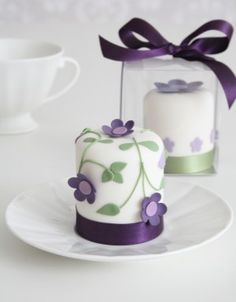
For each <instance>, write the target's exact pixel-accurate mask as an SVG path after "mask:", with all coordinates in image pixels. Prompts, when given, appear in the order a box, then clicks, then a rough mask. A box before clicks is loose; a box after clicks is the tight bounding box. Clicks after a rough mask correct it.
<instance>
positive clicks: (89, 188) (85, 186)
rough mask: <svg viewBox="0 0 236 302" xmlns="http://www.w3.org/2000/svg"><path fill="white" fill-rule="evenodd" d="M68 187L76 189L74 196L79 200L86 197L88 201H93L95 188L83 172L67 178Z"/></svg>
mask: <svg viewBox="0 0 236 302" xmlns="http://www.w3.org/2000/svg"><path fill="white" fill-rule="evenodd" d="M68 184H69V186H70V187H72V188H74V189H76V190H75V192H74V196H75V198H76V199H77V200H79V201H84V200H86V199H87V201H88V203H94V201H95V192H96V190H95V188H94V186H93V184H92V183H91V181H90V180H89V179H88V178H87V177H86V176H85V175H83V174H78V176H77V177H72V178H70V179H69V180H68Z"/></svg>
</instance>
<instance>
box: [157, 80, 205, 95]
mask: <svg viewBox="0 0 236 302" xmlns="http://www.w3.org/2000/svg"><path fill="white" fill-rule="evenodd" d="M154 84H155V86H156V87H157V89H158V91H160V92H165V93H173V92H192V91H194V90H197V89H199V88H200V87H201V86H202V84H203V83H202V82H200V81H196V82H189V83H187V82H185V81H184V80H180V79H174V80H170V81H169V82H167V83H161V82H155V83H154Z"/></svg>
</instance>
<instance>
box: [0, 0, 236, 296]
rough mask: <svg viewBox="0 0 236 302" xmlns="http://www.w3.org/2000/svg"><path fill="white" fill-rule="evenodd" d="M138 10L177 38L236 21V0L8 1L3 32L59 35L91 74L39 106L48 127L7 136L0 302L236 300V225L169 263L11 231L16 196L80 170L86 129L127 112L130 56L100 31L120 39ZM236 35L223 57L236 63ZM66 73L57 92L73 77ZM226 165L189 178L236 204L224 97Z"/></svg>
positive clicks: (0, 201) (3, 5) (231, 128)
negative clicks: (76, 256)
mask: <svg viewBox="0 0 236 302" xmlns="http://www.w3.org/2000/svg"><path fill="white" fill-rule="evenodd" d="M134 16H138V17H143V18H145V19H146V20H148V21H151V22H152V23H153V25H155V26H156V27H158V29H159V30H160V31H161V32H162V33H163V34H164V35H165V36H166V37H168V39H170V40H171V41H172V42H174V43H178V42H179V41H180V40H181V38H183V37H184V36H185V35H186V34H188V33H189V32H191V31H193V30H194V29H195V28H196V27H197V26H199V25H201V24H202V23H203V22H205V21H208V20H209V19H212V18H225V19H227V20H229V21H231V22H232V23H233V24H236V1H235V0H228V1H223V0H214V1H213V0H199V1H189V0H179V1H170V0H169V1H166V0H165V1H164V0H162V1H160V0H149V1H141V0H136V1H131V0H130V1H118V0H110V1H108V0H107V1H105V0H101V1H95V0H94V1H92V0H82V1H79V0H78V1H76V0H54V1H50V0H41V1H39V0H38V1H27V0H21V1H17V0H4V1H3V0H0V37H9V36H11V37H22V38H36V39H41V40H49V41H53V42H56V43H58V44H61V45H62V46H64V47H65V51H66V54H67V55H70V56H73V57H74V58H76V59H77V60H78V61H79V62H80V65H81V70H82V72H81V77H80V80H79V82H78V84H77V85H76V87H74V88H73V89H72V90H71V91H70V92H69V93H68V94H67V95H65V96H64V97H62V98H60V99H58V100H57V101H54V102H52V103H50V104H47V105H45V106H43V107H42V108H40V109H39V110H38V111H37V112H36V113H35V118H36V120H37V121H38V122H39V123H40V124H41V127H40V128H39V130H37V131H36V132H33V133H31V134H26V135H21V136H1V137H0V223H1V226H0V300H1V301H2V302H21V301H22V302H23V301H24V302H28V301H35V302H37V301H57V302H61V301H75V300H77V301H78V300H79V301H89V302H90V301H95V300H96V301H122V300H123V301H130V300H131V299H132V301H149V302H151V301H162V302H163V301H167V302H170V301H180V302H189V301H191V302H195V301H196V302H197V301H201V302H210V301H214V302H220V301H226V302H234V301H235V299H236V286H235V280H236V261H235V255H236V239H235V238H236V223H234V224H233V226H232V227H231V229H230V230H229V231H228V232H227V233H226V234H225V235H224V236H223V237H222V238H220V239H218V240H216V241H215V242H213V243H210V244H209V245H206V246H204V247H201V248H199V249H196V250H194V251H191V252H186V253H183V254H179V255H173V256H170V257H163V258H161V260H159V261H147V262H134V263H126V264H119V263H116V264H104V263H89V262H82V261H77V260H70V259H64V258H62V257H58V256H53V255H50V254H47V253H44V252H41V251H39V250H36V249H34V248H31V247H29V246H27V245H25V244H23V243H22V242H20V241H19V240H18V239H16V238H15V237H13V235H12V234H11V233H10V232H9V231H8V230H7V228H6V226H5V221H4V212H5V209H6V206H7V204H8V203H9V202H10V201H11V199H12V198H13V197H14V196H15V195H16V194H18V193H20V192H21V191H23V190H26V189H28V188H30V187H31V186H33V185H37V184H38V183H41V182H45V181H51V180H54V179H58V178H63V177H67V176H70V175H73V173H74V144H73V140H74V138H75V137H76V135H78V133H79V132H80V130H81V129H82V128H84V127H87V126H89V127H93V126H99V125H101V124H102V123H104V121H109V120H111V119H112V118H114V117H116V116H117V115H118V108H119V103H118V102H119V95H118V92H119V74H120V64H119V63H116V62H112V61H109V60H106V59H104V58H102V56H101V53H100V49H99V44H98V34H102V35H103V36H105V37H107V38H109V39H110V40H112V41H114V42H117V43H119V40H118V37H117V30H118V29H119V27H120V26H122V25H123V23H124V22H126V21H128V20H129V18H131V17H134ZM235 53H236V36H235V37H234V39H233V41H232V43H231V45H230V49H228V50H227V51H226V52H225V53H224V54H221V55H219V57H218V58H219V59H221V60H222V61H224V62H227V63H228V64H229V65H230V66H231V67H232V69H234V71H235V70H236V60H235ZM70 75H71V71H70V70H68V71H66V72H65V73H64V74H63V76H62V75H61V76H59V79H58V82H57V84H55V88H54V89H55V90H56V89H57V88H58V87H59V86H60V84H61V83H63V82H65V81H66V80H67V79H69V78H70ZM222 103H223V106H222V124H221V126H222V127H221V131H220V137H221V157H220V166H221V169H220V171H219V174H218V175H217V176H215V177H214V176H213V177H203V178H191V179H190V178H186V181H189V182H195V183H200V184H202V185H204V186H206V187H208V188H209V189H211V190H215V191H216V192H217V193H218V194H220V195H221V196H223V197H224V198H225V199H226V200H227V201H228V202H229V204H230V205H231V206H232V208H234V210H236V203H235V179H236V173H235V168H236V162H235V154H236V143H235V120H236V108H235V106H234V107H233V108H232V110H231V111H230V112H229V111H228V110H227V107H226V105H225V100H222Z"/></svg>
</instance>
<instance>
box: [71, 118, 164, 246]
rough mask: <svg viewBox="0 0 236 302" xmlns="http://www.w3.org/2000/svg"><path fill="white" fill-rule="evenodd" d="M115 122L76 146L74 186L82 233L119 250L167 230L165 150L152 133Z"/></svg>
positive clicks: (86, 135)
mask: <svg viewBox="0 0 236 302" xmlns="http://www.w3.org/2000/svg"><path fill="white" fill-rule="evenodd" d="M133 127H134V122H133V121H128V122H126V123H125V124H124V123H123V122H122V121H121V120H119V119H115V120H113V121H112V123H111V126H103V127H102V129H101V130H91V129H89V128H86V129H84V130H83V131H82V133H81V134H80V135H79V137H78V138H77V139H76V141H75V147H76V164H77V168H76V172H77V176H76V177H72V178H70V179H69V180H68V184H69V185H70V187H72V188H73V189H74V190H75V191H74V197H75V199H76V226H75V230H76V232H77V233H78V234H79V235H80V236H82V237H84V238H85V239H88V240H91V241H94V242H98V243H103V244H113V245H124V244H136V243H141V242H145V241H148V240H151V239H154V238H155V237H157V236H158V235H160V233H161V232H162V230H163V215H164V214H165V213H166V211H167V207H166V205H165V204H164V203H163V169H164V165H165V154H164V145H163V143H162V140H161V138H160V137H159V136H158V135H157V134H156V133H154V132H153V131H150V130H144V129H140V128H133Z"/></svg>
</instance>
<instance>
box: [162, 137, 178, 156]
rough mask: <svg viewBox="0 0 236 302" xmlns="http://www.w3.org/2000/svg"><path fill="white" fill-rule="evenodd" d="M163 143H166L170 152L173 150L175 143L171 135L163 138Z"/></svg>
mask: <svg viewBox="0 0 236 302" xmlns="http://www.w3.org/2000/svg"><path fill="white" fill-rule="evenodd" d="M163 143H164V145H165V148H166V150H167V151H168V152H169V153H171V152H173V149H174V146H175V143H174V142H173V141H172V140H171V139H170V138H169V137H166V138H165V139H164V140H163Z"/></svg>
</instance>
